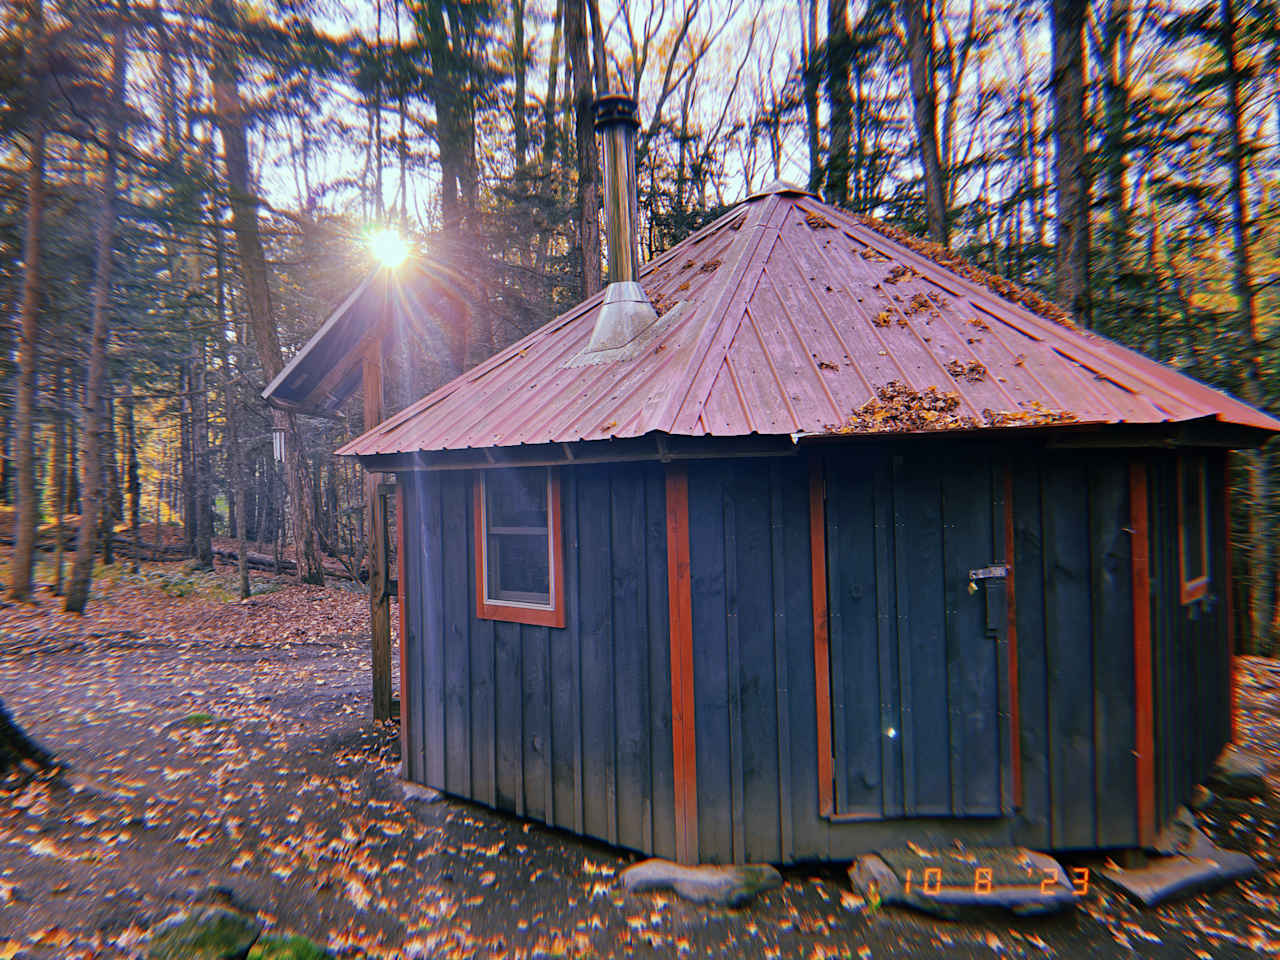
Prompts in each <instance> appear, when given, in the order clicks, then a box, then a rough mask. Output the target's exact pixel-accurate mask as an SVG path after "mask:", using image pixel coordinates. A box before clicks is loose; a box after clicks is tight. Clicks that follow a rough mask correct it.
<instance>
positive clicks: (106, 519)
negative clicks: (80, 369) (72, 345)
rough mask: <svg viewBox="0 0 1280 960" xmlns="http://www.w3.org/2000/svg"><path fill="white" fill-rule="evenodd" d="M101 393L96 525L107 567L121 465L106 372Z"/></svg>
mask: <svg viewBox="0 0 1280 960" xmlns="http://www.w3.org/2000/svg"><path fill="white" fill-rule="evenodd" d="M102 393H103V401H104V405H105V407H106V409H105V410H104V416H105V417H106V420H105V421H104V423H103V427H104V429H103V431H102V433H103V438H102V446H101V450H102V458H103V475H104V483H105V484H106V487H105V490H104V494H103V497H102V520H101V523H100V524H99V526H98V536H99V538H100V542H101V544H102V563H103V566H107V567H109V566H111V564H113V563H115V562H116V557H115V548H114V547H113V546H112V540H113V537H114V535H115V528H116V518H117V517H119V516H120V514H121V513H122V512H123V509H122V507H123V505H122V504H121V502H120V464H119V462H118V461H117V459H116V402H115V398H114V397H113V396H112V393H111V380H110V378H109V377H106V376H105V375H104V380H103V385H102Z"/></svg>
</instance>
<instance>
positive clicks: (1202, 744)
mask: <svg viewBox="0 0 1280 960" xmlns="http://www.w3.org/2000/svg"><path fill="white" fill-rule="evenodd" d="M1189 455H1190V456H1205V457H1207V458H1208V470H1207V477H1208V501H1209V502H1208V521H1209V525H1210V526H1209V545H1210V552H1209V591H1208V594H1207V596H1205V597H1204V598H1203V599H1200V600H1196V601H1193V602H1191V603H1189V604H1184V603H1182V601H1181V596H1180V587H1181V570H1180V567H1179V562H1178V499H1177V497H1178V486H1177V483H1178V479H1177V458H1178V456H1179V455H1178V454H1176V453H1169V454H1160V455H1153V456H1150V457H1149V458H1148V460H1147V464H1148V468H1147V469H1148V477H1149V484H1150V500H1151V589H1152V635H1153V651H1152V652H1153V659H1154V673H1155V676H1154V678H1153V679H1154V683H1153V687H1154V690H1153V693H1154V700H1155V742H1156V764H1155V774H1156V792H1155V796H1156V821H1157V823H1163V822H1165V821H1166V820H1167V819H1168V818H1169V817H1170V816H1172V815H1173V813H1174V812H1175V811H1176V810H1177V808H1178V807H1179V806H1180V805H1181V804H1183V803H1185V802H1186V799H1187V797H1188V796H1189V794H1190V791H1191V789H1192V787H1194V786H1195V784H1197V783H1200V782H1201V781H1203V780H1204V779H1205V777H1206V776H1207V774H1208V772H1209V769H1210V767H1211V766H1212V765H1213V761H1214V759H1216V757H1217V756H1218V754H1219V752H1221V750H1222V748H1223V747H1224V746H1225V745H1226V743H1227V741H1228V740H1229V739H1230V736H1231V706H1230V678H1231V660H1230V656H1229V653H1228V638H1227V611H1226V603H1227V598H1226V594H1225V592H1224V589H1225V579H1224V575H1223V573H1224V570H1225V566H1226V541H1225V535H1226V531H1225V529H1224V527H1225V522H1224V516H1225V508H1224V506H1223V498H1224V496H1225V495H1226V493H1225V491H1224V489H1223V475H1224V470H1223V462H1222V457H1223V454H1222V453H1221V452H1215V451H1210V452H1207V453H1200V452H1195V451H1193V452H1191V453H1190V454H1189Z"/></svg>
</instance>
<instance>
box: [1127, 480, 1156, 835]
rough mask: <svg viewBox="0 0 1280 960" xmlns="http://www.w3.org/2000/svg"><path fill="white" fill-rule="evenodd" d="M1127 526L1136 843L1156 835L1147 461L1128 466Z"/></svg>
mask: <svg viewBox="0 0 1280 960" xmlns="http://www.w3.org/2000/svg"><path fill="white" fill-rule="evenodd" d="M1129 527H1130V529H1131V530H1132V531H1133V547H1132V551H1131V556H1132V561H1131V566H1132V576H1133V678H1134V695H1133V708H1134V738H1133V739H1134V743H1133V748H1134V749H1133V752H1134V757H1135V759H1136V761H1137V787H1138V844H1139V846H1143V847H1148V846H1150V845H1151V844H1152V843H1154V842H1155V839H1156V764H1155V759H1156V758H1155V710H1154V703H1153V700H1152V682H1153V680H1154V678H1153V676H1152V668H1153V663H1152V658H1151V566H1150V555H1151V533H1150V527H1149V511H1148V508H1147V465H1146V464H1145V463H1143V462H1141V461H1139V460H1135V461H1133V462H1132V463H1131V464H1130V465H1129Z"/></svg>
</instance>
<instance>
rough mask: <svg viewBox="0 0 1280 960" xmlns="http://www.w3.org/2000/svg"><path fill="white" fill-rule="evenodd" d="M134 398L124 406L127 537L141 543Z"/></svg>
mask: <svg viewBox="0 0 1280 960" xmlns="http://www.w3.org/2000/svg"><path fill="white" fill-rule="evenodd" d="M133 405H134V398H133V395H132V394H130V396H129V398H128V399H127V400H125V405H124V418H125V419H124V428H125V431H124V432H125V444H126V445H127V446H128V448H129V449H128V451H127V453H126V456H127V458H128V459H127V461H126V462H127V466H126V468H125V469H126V477H127V483H128V486H129V535H130V536H131V537H133V539H134V542H136V543H141V542H142V480H141V477H140V476H139V473H138V427H137V420H136V418H135V417H134V409H133ZM133 572H134V573H137V572H138V558H137V556H136V555H135V556H134V558H133Z"/></svg>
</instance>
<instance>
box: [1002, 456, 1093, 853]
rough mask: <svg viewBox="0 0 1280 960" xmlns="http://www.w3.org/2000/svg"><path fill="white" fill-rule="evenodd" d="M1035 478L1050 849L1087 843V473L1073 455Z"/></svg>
mask: <svg viewBox="0 0 1280 960" xmlns="http://www.w3.org/2000/svg"><path fill="white" fill-rule="evenodd" d="M1041 483H1042V484H1043V487H1044V492H1043V497H1042V500H1041V512H1042V516H1043V519H1044V577H1045V589H1044V605H1045V624H1044V629H1045V646H1046V650H1047V654H1048V655H1047V657H1046V660H1047V662H1048V667H1049V670H1048V682H1049V691H1048V700H1049V737H1050V786H1051V794H1050V805H1051V808H1052V811H1053V815H1052V817H1051V820H1050V825H1051V828H1052V838H1051V839H1052V844H1053V846H1054V848H1056V849H1062V848H1071V847H1091V846H1093V839H1094V827H1095V819H1094V815H1095V807H1096V804H1095V802H1094V799H1095V798H1094V795H1093V790H1092V789H1091V785H1092V784H1093V783H1094V768H1095V762H1096V757H1095V755H1094V733H1093V722H1094V716H1093V697H1092V688H1093V659H1094V650H1093V642H1092V637H1093V609H1092V602H1091V600H1092V598H1091V596H1090V594H1091V590H1092V577H1091V569H1092V563H1093V557H1092V546H1093V545H1092V544H1091V542H1090V539H1089V533H1090V531H1089V524H1088V516H1089V477H1088V470H1087V467H1086V465H1085V463H1084V462H1083V460H1081V459H1079V458H1077V459H1075V460H1073V462H1064V463H1058V464H1055V465H1054V468H1053V469H1051V470H1046V471H1045V472H1044V473H1043V474H1042V477H1041ZM1015 509H1016V507H1015Z"/></svg>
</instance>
